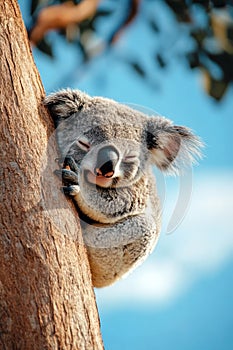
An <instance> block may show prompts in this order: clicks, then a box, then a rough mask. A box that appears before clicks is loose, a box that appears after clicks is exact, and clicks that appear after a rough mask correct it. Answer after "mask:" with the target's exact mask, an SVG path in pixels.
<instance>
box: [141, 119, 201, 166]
mask: <svg viewBox="0 0 233 350" xmlns="http://www.w3.org/2000/svg"><path fill="white" fill-rule="evenodd" d="M146 135H147V140H146V141H147V147H148V149H149V150H150V151H151V155H152V161H153V162H154V163H155V165H156V166H157V167H158V168H159V169H161V170H164V171H167V172H169V173H178V172H179V170H180V169H181V168H183V167H186V166H188V165H191V164H192V163H195V161H197V159H198V158H200V157H201V152H200V149H201V147H203V144H202V142H201V140H200V139H199V138H198V137H197V136H195V135H194V134H193V133H192V131H191V130H190V129H188V128H186V127H184V126H176V125H173V124H172V122H171V121H170V120H168V119H165V118H163V117H154V118H150V119H149V121H148V123H147V133H146Z"/></svg>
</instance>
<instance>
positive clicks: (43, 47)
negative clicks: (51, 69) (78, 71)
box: [36, 38, 54, 58]
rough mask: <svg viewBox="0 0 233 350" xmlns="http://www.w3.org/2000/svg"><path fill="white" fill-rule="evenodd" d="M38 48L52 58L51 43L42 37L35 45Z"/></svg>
mask: <svg viewBox="0 0 233 350" xmlns="http://www.w3.org/2000/svg"><path fill="white" fill-rule="evenodd" d="M36 46H37V48H38V50H40V51H42V52H43V53H45V54H46V55H48V56H49V57H51V58H54V54H53V49H52V45H51V44H50V43H48V42H47V41H46V39H45V38H43V39H42V40H41V41H40V42H39V43H38V44H37V45H36Z"/></svg>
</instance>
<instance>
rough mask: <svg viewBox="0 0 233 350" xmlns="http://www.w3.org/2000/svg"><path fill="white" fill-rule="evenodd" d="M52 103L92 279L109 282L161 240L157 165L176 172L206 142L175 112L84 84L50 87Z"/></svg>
mask: <svg viewBox="0 0 233 350" xmlns="http://www.w3.org/2000/svg"><path fill="white" fill-rule="evenodd" d="M45 105H46V106H47V107H48V109H49V111H50V114H51V116H52V117H53V119H54V122H55V125H56V127H57V128H56V132H57V142H58V146H59V149H60V152H61V156H62V158H63V159H64V169H63V170H62V177H63V182H64V184H65V185H66V186H65V187H64V190H65V193H66V194H69V195H71V196H72V197H73V199H74V201H75V203H76V204H77V209H78V212H79V215H80V219H81V225H82V231H83V238H84V242H85V245H86V247H87V253H88V258H89V262H90V268H91V272H92V280H93V285H94V286H96V287H103V286H107V285H110V284H112V283H113V282H115V281H116V280H118V279H119V278H121V277H122V276H123V275H125V274H126V273H127V272H129V271H130V270H132V269H133V268H135V267H136V266H137V265H138V264H139V263H141V262H143V261H144V259H145V258H146V257H147V256H148V255H149V253H150V252H151V251H152V250H153V248H154V247H155V245H156V242H157V240H158V236H159V232H160V221H161V212H160V205H159V198H158V196H157V193H156V183H155V178H154V176H153V174H152V165H156V166H157V167H158V168H159V169H161V170H164V171H170V172H177V171H178V170H179V168H180V166H182V165H187V164H190V163H192V162H193V161H194V160H195V157H196V156H199V148H200V146H201V142H200V140H199V139H198V138H197V137H196V136H194V135H193V133H192V132H191V131H190V130H189V129H188V128H186V127H183V126H174V125H173V124H172V122H171V121H170V120H168V119H165V118H163V117H159V116H155V117H148V116H147V115H145V114H143V113H141V112H139V111H135V110H133V109H131V108H129V107H127V106H125V105H122V104H119V103H117V102H115V101H112V100H110V99H107V98H101V97H90V96H88V95H86V94H84V93H83V92H80V91H78V90H62V91H59V92H57V93H54V94H51V95H49V96H48V97H46V99H45ZM67 166H68V169H67Z"/></svg>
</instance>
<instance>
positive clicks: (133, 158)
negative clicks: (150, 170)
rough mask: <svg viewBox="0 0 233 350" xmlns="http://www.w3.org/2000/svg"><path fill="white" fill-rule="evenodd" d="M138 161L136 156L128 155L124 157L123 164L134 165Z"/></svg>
mask: <svg viewBox="0 0 233 350" xmlns="http://www.w3.org/2000/svg"><path fill="white" fill-rule="evenodd" d="M137 159H138V155H137V154H129V155H128V156H125V157H124V160H123V161H124V163H134V162H135V161H136V160H137Z"/></svg>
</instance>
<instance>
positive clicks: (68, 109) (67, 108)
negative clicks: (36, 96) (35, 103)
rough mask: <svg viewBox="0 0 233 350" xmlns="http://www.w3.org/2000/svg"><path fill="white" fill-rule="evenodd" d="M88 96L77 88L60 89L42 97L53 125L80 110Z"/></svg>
mask: <svg viewBox="0 0 233 350" xmlns="http://www.w3.org/2000/svg"><path fill="white" fill-rule="evenodd" d="M87 99H88V96H87V95H86V94H84V93H83V92H81V91H79V90H70V89H66V90H60V91H58V92H55V93H53V94H51V95H49V96H47V97H45V99H44V101H43V102H44V105H45V106H46V107H47V108H48V110H49V113H50V115H51V117H52V118H53V120H54V123H55V126H56V127H57V126H58V125H59V123H60V122H61V121H62V120H64V119H66V118H68V117H69V116H71V115H72V114H74V113H77V112H79V111H81V110H82V108H83V107H84V104H85V102H86V101H87Z"/></svg>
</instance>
